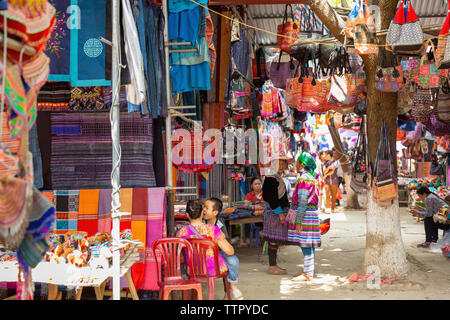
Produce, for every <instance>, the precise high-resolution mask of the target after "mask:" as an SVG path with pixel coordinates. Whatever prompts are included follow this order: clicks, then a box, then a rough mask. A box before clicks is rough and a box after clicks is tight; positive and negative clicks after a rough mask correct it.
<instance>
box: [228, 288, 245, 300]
mask: <svg viewBox="0 0 450 320" xmlns="http://www.w3.org/2000/svg"><path fill="white" fill-rule="evenodd" d="M231 298H232V299H233V300H244V296H243V295H242V292H241V290H239V289H238V288H236V289H233V290H231Z"/></svg>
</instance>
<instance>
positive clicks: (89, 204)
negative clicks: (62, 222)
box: [78, 189, 100, 237]
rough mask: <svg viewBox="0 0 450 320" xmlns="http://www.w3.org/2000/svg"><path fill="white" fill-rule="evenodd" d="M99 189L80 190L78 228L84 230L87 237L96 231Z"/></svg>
mask: <svg viewBox="0 0 450 320" xmlns="http://www.w3.org/2000/svg"><path fill="white" fill-rule="evenodd" d="M99 195H100V190H98V189H96V190H80V197H79V206H78V230H79V231H86V232H87V233H88V237H90V236H93V235H94V234H96V233H97V231H98V222H97V220H98V202H99Z"/></svg>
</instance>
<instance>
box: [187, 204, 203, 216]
mask: <svg viewBox="0 0 450 320" xmlns="http://www.w3.org/2000/svg"><path fill="white" fill-rule="evenodd" d="M202 209H203V206H202V202H201V201H200V200H189V201H188V202H187V204H186V212H187V214H188V215H189V217H190V218H191V219H193V220H194V219H198V218H200V216H201V214H202Z"/></svg>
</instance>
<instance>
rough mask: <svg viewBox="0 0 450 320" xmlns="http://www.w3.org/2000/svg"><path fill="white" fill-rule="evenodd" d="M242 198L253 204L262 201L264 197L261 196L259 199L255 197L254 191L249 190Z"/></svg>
mask: <svg viewBox="0 0 450 320" xmlns="http://www.w3.org/2000/svg"><path fill="white" fill-rule="evenodd" d="M244 200H247V201H250V202H251V203H253V204H255V203H256V202H264V198H263V197H262V196H261V200H259V199H258V198H257V197H256V195H255V191H251V192H249V193H247V195H246V196H245V199H244Z"/></svg>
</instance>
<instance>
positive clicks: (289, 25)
mask: <svg viewBox="0 0 450 320" xmlns="http://www.w3.org/2000/svg"><path fill="white" fill-rule="evenodd" d="M288 9H290V10H291V15H290V18H291V20H292V21H288V19H289V17H288ZM300 25H301V24H300V21H295V18H294V10H293V9H292V6H291V5H290V4H287V5H286V7H285V9H284V17H283V23H282V24H280V25H278V26H277V33H278V34H279V35H284V36H288V37H289V38H287V37H281V36H277V42H278V46H279V48H280V49H281V50H283V51H285V52H287V53H290V48H291V45H292V44H293V43H294V42H295V39H298V34H299V32H300Z"/></svg>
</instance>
